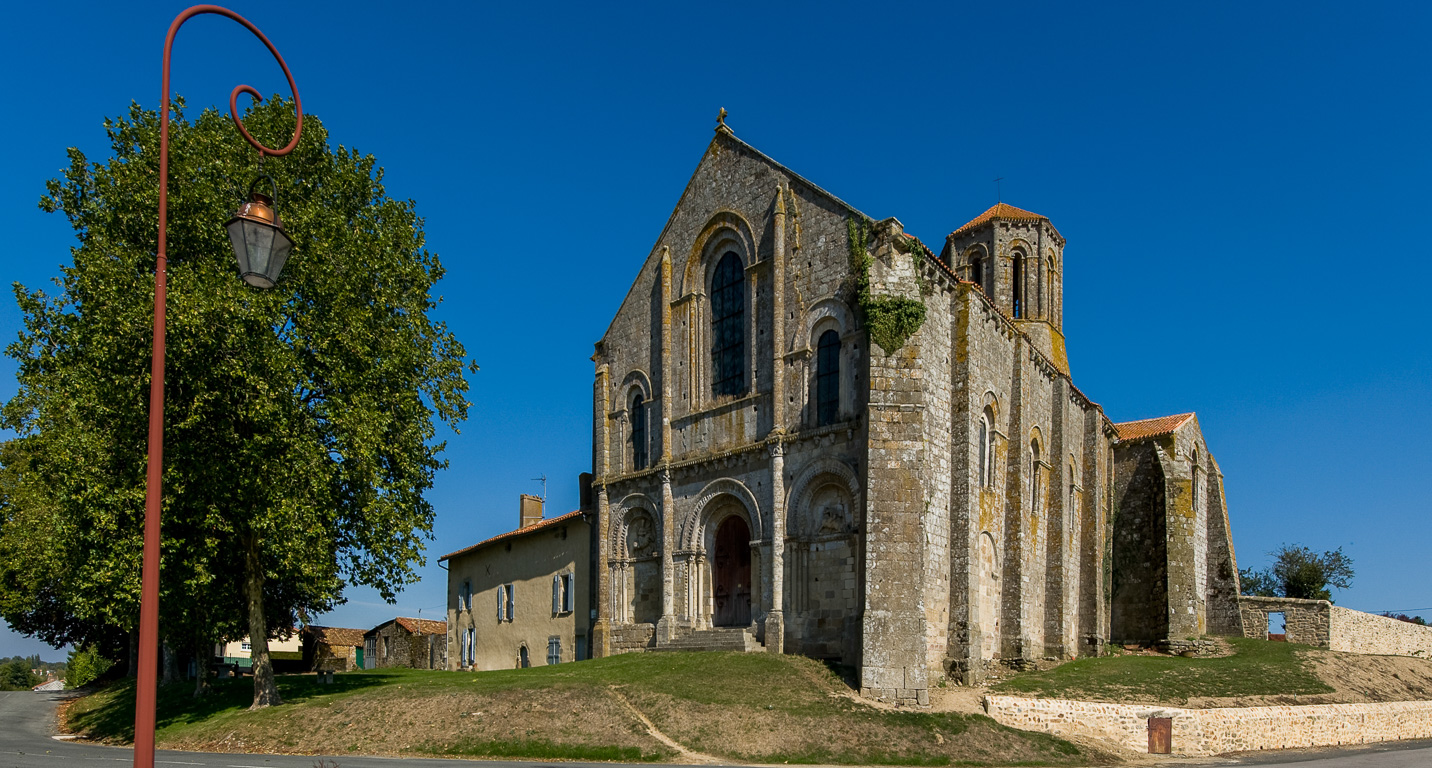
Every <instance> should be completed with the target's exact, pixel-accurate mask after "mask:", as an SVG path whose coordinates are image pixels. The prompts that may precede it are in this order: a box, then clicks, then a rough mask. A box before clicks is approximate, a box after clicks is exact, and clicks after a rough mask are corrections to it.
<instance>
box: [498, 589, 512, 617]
mask: <svg viewBox="0 0 1432 768" xmlns="http://www.w3.org/2000/svg"><path fill="white" fill-rule="evenodd" d="M497 620H498V621H512V585H511V584H503V585H501V586H499V587H498V588H497Z"/></svg>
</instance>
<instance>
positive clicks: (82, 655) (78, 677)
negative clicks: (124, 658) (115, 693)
mask: <svg viewBox="0 0 1432 768" xmlns="http://www.w3.org/2000/svg"><path fill="white" fill-rule="evenodd" d="M112 666H114V662H113V661H110V660H109V659H106V658H105V657H103V656H101V655H100V654H99V651H97V650H96V649H95V647H94V646H92V645H87V646H85V647H83V648H75V649H74V650H73V651H70V657H69V659H68V660H67V663H66V670H65V672H66V677H65V687H66V688H78V687H80V686H82V685H87V684H88V683H90V682H93V681H94V680H96V679H97V678H99V677H100V676H101V675H103V674H104V673H105V672H108V671H109V668H110V667H112Z"/></svg>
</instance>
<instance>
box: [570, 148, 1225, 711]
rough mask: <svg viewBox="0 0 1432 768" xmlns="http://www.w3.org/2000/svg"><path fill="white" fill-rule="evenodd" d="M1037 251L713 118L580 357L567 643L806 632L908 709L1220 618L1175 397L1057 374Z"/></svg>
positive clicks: (790, 646)
mask: <svg viewBox="0 0 1432 768" xmlns="http://www.w3.org/2000/svg"><path fill="white" fill-rule="evenodd" d="M1064 246H1065V241H1064V238H1063V236H1061V235H1060V234H1059V231H1058V230H1057V229H1055V227H1054V225H1053V224H1052V223H1051V222H1050V220H1049V219H1048V218H1046V217H1044V216H1041V215H1038V214H1035V213H1030V212H1028V211H1024V210H1021V209H1019V208H1015V207H1013V206H1011V205H1006V204H1003V203H1000V204H997V205H995V206H994V207H992V208H990V209H989V210H987V211H985V212H984V213H982V214H980V215H979V216H977V217H975V218H974V219H973V220H971V221H969V222H968V223H966V224H964V225H962V226H960V227H958V228H956V229H954V230H953V231H951V233H950V234H949V235H948V236H947V237H946V238H945V242H944V244H943V246H942V248H941V249H940V250H939V251H938V252H936V251H935V250H933V249H931V248H929V247H927V246H926V245H925V244H923V243H922V242H920V241H919V240H918V239H916V238H915V237H913V236H911V235H908V234H906V233H905V232H904V231H903V228H902V226H901V224H900V222H899V221H898V220H896V219H894V218H887V219H884V220H882V221H876V220H874V219H872V218H870V217H868V216H866V215H865V214H863V213H861V212H860V211H857V210H855V209H854V208H852V207H851V206H849V205H847V204H846V203H844V202H842V201H841V200H840V199H838V198H836V197H835V196H833V195H831V194H830V193H828V192H826V191H824V190H822V189H821V188H819V187H817V186H815V185H814V184H812V183H811V182H810V181H807V180H806V179H805V178H803V177H801V176H800V175H798V174H796V173H795V172H793V171H791V170H790V169H788V168H786V167H784V166H782V165H780V164H779V163H777V162H775V161H774V160H772V159H771V158H769V157H767V156H765V155H764V154H762V153H761V152H759V151H758V150H756V149H755V148H753V147H751V146H750V145H748V144H746V143H745V142H743V141H741V140H740V139H738V138H736V136H735V135H734V134H733V133H732V131H731V130H730V129H729V128H728V127H727V126H726V125H725V124H724V122H721V123H720V124H718V126H717V129H716V135H715V138H714V139H713V140H712V141H711V144H710V146H709V147H708V148H707V150H706V152H705V155H704V156H703V157H702V159H701V162H700V164H699V165H698V166H697V168H696V171H695V173H694V174H693V175H692V177H691V180H690V182H688V184H687V186H686V189H685V191H684V193H683V194H682V196H681V199H680V202H679V203H678V204H677V206H676V209H675V210H674V211H673V212H672V214H671V217H670V219H669V220H668V222H667V224H666V227H665V229H664V230H663V231H662V232H661V234H660V236H659V237H658V238H657V240H656V242H655V244H654V246H653V248H652V251H651V253H650V254H649V255H647V257H646V258H645V260H644V261H643V262H642V263H641V265H640V268H639V269H638V270H636V272H635V279H634V282H633V283H632V286H631V289H630V291H629V292H628V293H627V296H626V299H625V300H624V301H623V303H622V305H621V308H620V309H619V310H618V311H617V314H616V317H615V318H614V319H613V320H612V323H611V326H610V327H609V328H608V330H607V332H606V334H605V335H604V336H603V337H602V339H601V341H599V342H598V343H597V345H596V353H595V355H593V358H592V359H593V361H594V362H595V363H596V381H595V384H594V388H593V424H592V452H593V470H592V471H593V480H592V491H593V493H592V501H591V502H590V503H591V505H592V507H593V508H594V510H595V512H596V527H595V530H594V533H593V536H594V538H595V539H596V541H595V550H596V551H595V571H596V578H595V582H596V584H595V588H596V599H595V605H596V606H597V607H596V610H595V615H594V622H593V625H592V630H591V631H592V653H593V655H596V656H601V655H607V654H614V653H624V652H632V651H646V650H661V649H664V648H728V649H736V650H743V649H744V650H757V649H764V650H767V651H770V652H775V653H797V654H805V655H809V656H814V657H818V658H825V659H831V660H834V661H838V662H840V663H843V664H848V665H852V666H855V667H857V668H858V669H859V677H860V686H861V691H862V693H863V694H865V695H868V696H876V697H883V698H886V699H889V700H910V701H912V702H919V703H925V702H927V700H928V693H927V689H928V687H929V686H930V685H931V684H932V683H935V682H938V681H939V680H941V679H942V678H948V679H950V680H952V681H955V682H966V683H969V682H974V681H978V680H979V679H981V678H983V677H984V675H985V674H986V672H987V670H988V669H990V667H991V666H992V665H994V664H998V663H1004V664H1012V665H1019V664H1021V663H1024V662H1027V661H1030V660H1034V659H1040V658H1045V657H1056V658H1073V657H1078V656H1090V655H1097V654H1099V653H1100V652H1101V651H1102V649H1103V646H1104V644H1105V643H1107V642H1110V641H1113V642H1146V643H1158V642H1160V641H1163V642H1169V641H1173V642H1175V643H1177V642H1183V641H1187V640H1190V639H1194V638H1197V637H1200V636H1203V635H1206V634H1239V633H1241V620H1240V618H1239V612H1238V607H1237V594H1238V582H1237V578H1238V577H1237V568H1236V566H1235V563H1234V559H1233V547H1232V540H1231V536H1230V532H1229V527H1228V515H1227V508H1226V505H1225V503H1224V499H1223V485H1222V475H1221V474H1220V472H1219V470H1218V465H1217V464H1216V463H1215V462H1214V461H1213V457H1212V455H1211V454H1210V453H1209V450H1208V447H1207V446H1206V445H1205V443H1204V440H1203V437H1202V434H1201V432H1200V431H1199V427H1198V422H1197V419H1196V418H1195V417H1194V416H1193V414H1183V415H1179V416H1169V417H1163V418H1159V419H1151V420H1146V421H1138V422H1130V423H1126V424H1115V423H1113V422H1112V421H1110V419H1108V418H1107V417H1106V416H1105V414H1104V411H1103V409H1102V408H1101V407H1100V406H1099V405H1098V404H1097V403H1095V402H1094V401H1093V400H1091V399H1090V398H1089V397H1087V396H1086V395H1085V394H1084V393H1083V392H1081V391H1080V390H1079V388H1078V387H1076V386H1075V385H1074V382H1073V380H1072V378H1071V377H1070V367H1069V360H1068V355H1067V354H1066V352H1065V344H1064V332H1063V317H1064V301H1063V276H1064V270H1065V261H1064ZM1074 268H1075V269H1077V268H1079V266H1078V263H1077V262H1076V263H1075V264H1074Z"/></svg>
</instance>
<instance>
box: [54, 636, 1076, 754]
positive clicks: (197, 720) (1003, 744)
mask: <svg viewBox="0 0 1432 768" xmlns="http://www.w3.org/2000/svg"><path fill="white" fill-rule="evenodd" d="M279 691H280V693H281V695H282V696H283V698H284V701H285V702H286V703H285V704H284V705H283V706H281V707H273V708H270V709H266V710H261V711H258V712H250V711H248V710H247V705H248V703H249V701H250V699H251V696H252V683H251V682H250V681H247V680H243V681H223V682H221V683H220V684H219V685H218V686H217V687H216V691H215V693H214V695H212V696H210V697H208V698H207V699H204V700H200V701H195V700H194V699H192V698H191V697H190V695H189V694H190V687H189V686H174V687H172V688H169V689H164V690H161V692H160V697H159V712H158V716H159V717H158V720H159V730H158V734H157V736H158V742H159V745H160V746H162V747H164V748H173V749H196V750H212V751H253V752H287V753H303V754H326V755H343V754H376V755H461V756H473V757H479V756H480V757H504V758H528V759H541V760H563V759H565V760H623V761H638V760H648V761H650V760H670V759H673V758H675V757H677V754H676V751H675V750H673V749H672V748H671V747H669V746H668V745H666V744H665V743H663V742H662V741H660V740H658V739H657V738H655V737H654V736H652V735H651V734H650V733H649V732H648V730H647V727H646V725H645V723H643V722H642V718H643V717H644V718H646V719H647V720H649V721H650V722H651V723H652V724H653V725H654V726H655V727H656V728H657V729H659V730H660V732H661V733H663V734H664V735H665V736H666V737H667V738H669V739H671V740H673V741H675V742H676V743H678V744H680V745H682V746H683V747H685V748H687V749H691V750H694V751H697V752H703V753H706V754H711V755H716V756H719V757H721V758H724V759H728V760H738V761H755V762H765V763H782V762H790V763H827V764H830V763H856V764H867V765H869V764H879V765H966V764H982V765H1015V764H1018V765H1069V764H1076V763H1087V762H1088V760H1089V759H1090V757H1089V756H1088V755H1082V754H1081V753H1080V751H1079V749H1078V748H1076V747H1075V746H1074V745H1072V744H1069V743H1068V742H1065V741H1061V740H1059V739H1056V738H1053V737H1050V736H1046V735H1043V734H1034V733H1026V732H1023V731H1018V730H1014V729H1011V728H1006V727H1004V726H1001V725H999V724H997V723H995V722H994V721H993V720H990V719H989V718H986V717H983V716H980V715H967V714H957V713H931V712H908V711H889V710H882V709H874V708H872V707H870V706H867V705H865V704H863V703H860V702H858V701H855V700H853V699H852V697H851V696H849V695H848V694H849V689H848V688H847V687H846V686H845V685H844V684H843V683H842V682H841V681H840V680H839V678H838V677H836V676H835V675H834V674H832V673H831V672H830V671H829V670H827V669H826V668H825V667H824V666H823V665H821V664H820V663H819V662H815V661H812V660H810V659H805V658H800V657H790V656H772V655H769V654H740V653H660V654H655V653H652V654H629V655H624V656H616V657H611V658H606V659H596V660H592V661H583V662H579V663H575V664H562V665H558V666H552V667H538V668H534V669H524V670H505V671H500V672H477V673H464V672H426V671H415V670H377V671H368V672H355V673H349V674H340V675H338V676H337V677H336V684H335V685H332V686H320V685H318V684H317V683H316V681H315V679H314V678H313V677H312V676H290V677H280V678H279ZM133 695H134V689H133V687H132V685H131V684H121V685H116V686H113V687H111V688H109V689H106V690H104V691H101V692H99V693H96V694H94V695H92V696H89V697H87V698H84V699H81V700H79V701H78V702H76V703H75V704H74V705H73V706H72V707H71V708H70V709H69V711H68V713H67V716H66V717H67V724H68V726H69V727H70V729H71V730H74V731H76V732H79V733H83V734H84V735H86V736H88V737H90V738H98V739H104V740H109V741H114V742H126V741H128V740H129V739H130V738H131V737H132V724H133V719H134V716H133Z"/></svg>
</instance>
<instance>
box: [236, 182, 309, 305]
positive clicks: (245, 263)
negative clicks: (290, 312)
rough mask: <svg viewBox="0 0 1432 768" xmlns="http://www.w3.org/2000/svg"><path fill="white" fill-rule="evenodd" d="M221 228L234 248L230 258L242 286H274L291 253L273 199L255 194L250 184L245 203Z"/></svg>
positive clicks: (291, 248)
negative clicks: (234, 259)
mask: <svg viewBox="0 0 1432 768" xmlns="http://www.w3.org/2000/svg"><path fill="white" fill-rule="evenodd" d="M264 178H268V177H264ZM254 181H255V183H257V181H258V180H257V179H255V180H254ZM269 183H270V184H272V183H273V179H269ZM224 227H225V228H226V229H228V230H229V242H230V243H231V244H232V245H233V246H234V258H236V259H238V261H239V276H240V277H242V278H243V279H244V282H246V283H248V284H249V285H252V286H253V287H255V288H272V287H274V286H275V285H277V284H278V274H279V273H280V272H282V271H283V265H284V262H286V261H288V254H289V251H291V250H293V239H292V238H290V237H289V236H288V233H287V232H284V231H283V221H281V220H280V219H279V217H278V211H277V210H275V209H274V205H273V197H271V196H269V195H265V194H264V193H262V192H255V191H254V188H253V185H252V184H250V185H249V199H248V200H247V201H246V202H244V204H243V205H240V206H239V210H238V211H235V212H234V218H232V219H229V221H228V223H226V224H224Z"/></svg>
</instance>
